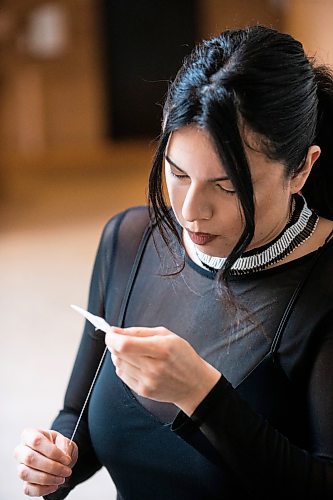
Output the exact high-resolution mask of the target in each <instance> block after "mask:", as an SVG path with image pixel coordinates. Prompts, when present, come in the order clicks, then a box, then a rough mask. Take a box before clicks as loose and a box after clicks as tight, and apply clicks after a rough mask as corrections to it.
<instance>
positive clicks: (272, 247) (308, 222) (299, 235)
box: [189, 195, 319, 275]
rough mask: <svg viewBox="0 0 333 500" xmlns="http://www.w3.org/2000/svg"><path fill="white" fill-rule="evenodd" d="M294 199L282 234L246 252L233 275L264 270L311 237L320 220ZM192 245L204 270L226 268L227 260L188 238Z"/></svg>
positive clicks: (298, 197)
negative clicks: (224, 266)
mask: <svg viewBox="0 0 333 500" xmlns="http://www.w3.org/2000/svg"><path fill="white" fill-rule="evenodd" d="M294 200H295V208H294V210H293V212H292V215H291V217H290V220H289V222H288V223H287V225H286V226H285V228H284V229H283V231H282V232H281V233H280V234H279V235H278V236H277V238H275V239H274V240H273V241H272V242H270V243H269V244H267V245H264V246H262V247H260V248H255V249H253V250H250V251H248V252H245V253H244V254H243V255H242V256H241V257H239V258H238V259H237V260H236V262H235V263H234V264H233V265H232V267H231V270H230V273H231V274H233V275H241V274H248V273H253V272H257V271H262V270H264V269H266V268H267V267H269V266H271V265H272V264H276V263H277V262H279V261H280V260H282V259H284V258H285V257H286V256H287V255H289V254H290V253H292V252H293V251H294V250H295V249H296V248H297V247H299V246H300V245H302V244H303V243H304V242H305V241H306V240H307V239H308V238H310V236H311V235H312V234H313V232H314V230H315V229H316V226H317V223H318V220H319V217H318V215H317V214H316V213H315V212H313V211H312V210H310V209H309V207H308V206H307V203H306V201H305V199H304V198H303V196H301V195H295V197H294ZM189 242H190V244H191V245H192V247H193V249H194V251H195V254H196V257H197V258H198V259H199V261H200V263H201V264H202V267H204V268H206V269H208V270H209V271H211V272H214V273H216V272H217V270H219V269H221V268H222V267H223V265H224V263H225V261H226V258H224V257H213V256H211V255H207V254H205V253H203V252H201V250H199V249H198V247H197V246H196V245H195V244H194V243H193V242H192V240H190V239H189Z"/></svg>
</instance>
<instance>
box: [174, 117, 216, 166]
mask: <svg viewBox="0 0 333 500" xmlns="http://www.w3.org/2000/svg"><path fill="white" fill-rule="evenodd" d="M165 153H166V155H167V156H168V157H169V158H170V159H171V160H172V161H173V162H174V163H175V164H176V165H177V166H178V167H180V168H181V169H184V170H186V171H187V170H188V169H191V170H192V169H194V170H196V168H199V169H200V170H201V171H202V170H205V171H209V172H210V173H213V172H216V173H217V174H221V170H222V171H224V168H223V165H222V162H221V159H220V158H219V156H218V153H217V151H216V148H215V145H214V143H213V141H212V139H211V138H210V136H209V134H208V132H207V131H206V130H205V129H203V128H200V127H198V126H196V125H187V126H186V127H183V128H181V129H179V130H176V131H174V132H172V134H171V135H170V137H169V141H168V144H167V147H166V151H165Z"/></svg>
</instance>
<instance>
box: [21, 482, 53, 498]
mask: <svg viewBox="0 0 333 500" xmlns="http://www.w3.org/2000/svg"><path fill="white" fill-rule="evenodd" d="M58 488H59V486H41V485H39V484H31V483H24V486H23V493H24V494H25V495H27V496H29V497H41V496H45V495H49V494H50V493H54V492H55V491H57V489H58Z"/></svg>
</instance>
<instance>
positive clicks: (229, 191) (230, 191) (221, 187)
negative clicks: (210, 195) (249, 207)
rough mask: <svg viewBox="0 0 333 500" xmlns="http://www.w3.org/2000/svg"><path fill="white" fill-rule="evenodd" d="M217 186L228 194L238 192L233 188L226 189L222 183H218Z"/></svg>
mask: <svg viewBox="0 0 333 500" xmlns="http://www.w3.org/2000/svg"><path fill="white" fill-rule="evenodd" d="M216 186H217V187H218V188H220V190H221V191H223V192H224V193H226V194H230V195H233V194H236V191H234V190H233V189H226V188H225V187H223V186H221V184H216Z"/></svg>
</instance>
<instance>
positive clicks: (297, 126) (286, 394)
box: [16, 26, 333, 500]
mask: <svg viewBox="0 0 333 500" xmlns="http://www.w3.org/2000/svg"><path fill="white" fill-rule="evenodd" d="M332 122H333V80H332V77H331V75H330V73H329V71H328V70H327V69H325V68H323V67H321V68H315V67H314V66H313V63H312V61H310V60H309V59H308V58H307V57H306V56H305V55H304V52H303V48H302V46H301V44H300V43H299V42H297V41H295V40H294V39H293V38H292V37H290V36H289V35H286V34H281V33H279V32H277V31H275V30H272V29H269V28H266V27H263V26H255V27H250V28H246V29H240V30H232V31H226V32H224V33H222V34H221V35H220V36H218V37H216V38H213V39H211V40H209V41H205V42H203V43H202V44H201V45H200V46H198V47H197V48H196V49H195V51H194V52H193V54H192V55H191V56H190V57H189V58H188V60H187V61H185V63H184V65H183V67H182V68H181V69H180V71H179V73H178V75H177V77H176V80H175V82H174V83H173V84H172V86H171V88H170V90H169V93H168V97H167V100H166V104H165V108H164V119H163V130H162V135H161V138H160V143H159V146H158V149H157V153H156V157H155V160H154V164H153V167H152V171H151V175H150V193H149V197H150V205H151V208H152V210H151V214H152V224H151V227H150V228H149V229H148V230H146V231H145V236H144V239H143V240H142V241H141V244H140V240H141V237H142V234H143V232H144V228H145V226H146V223H147V210H146V209H145V208H137V209H131V210H128V211H126V212H124V213H122V214H120V215H118V216H116V217H114V218H113V219H112V220H111V221H110V222H109V223H108V224H107V225H106V228H105V230H104V233H103V235H102V239H101V243H100V246H99V250H98V254H97V258H96V262H95V267H94V272H93V276H92V283H91V290H90V300H89V311H91V312H92V313H94V314H97V315H99V316H103V317H105V318H106V319H107V321H108V322H109V323H110V324H112V325H119V326H122V327H123V328H118V327H114V328H113V332H112V333H111V334H110V333H109V334H107V335H106V336H105V343H106V345H107V347H108V349H109V351H110V352H111V356H106V357H105V358H104V361H103V364H102V367H101V371H100V373H99V376H98V378H97V382H96V384H95V386H94V390H93V392H92V395H91V398H90V402H89V407H88V410H87V411H85V412H84V416H83V419H82V421H81V423H80V425H79V427H78V430H77V433H76V434H75V437H74V442H73V443H70V440H69V438H70V436H71V435H72V432H73V429H74V427H75V424H76V422H77V419H78V415H79V413H80V410H81V408H82V405H83V402H84V399H85V397H86V394H87V392H88V389H89V386H90V384H91V381H92V379H93V376H94V374H95V372H96V368H97V366H98V363H99V361H100V359H101V356H102V354H103V350H104V348H105V343H104V338H103V336H102V334H101V332H96V333H95V331H94V329H93V327H92V326H91V325H89V324H87V325H86V327H85V330H84V333H83V338H82V342H81V345H80V349H79V353H78V356H77V359H76V363H75V365H74V369H73V372H72V376H71V379H70V382H69V386H68V389H67V393H66V397H65V405H64V409H63V410H62V411H61V412H60V414H59V415H58V417H57V418H56V420H55V422H54V423H53V426H52V430H50V431H37V430H26V431H24V433H23V439H22V443H21V444H20V445H19V446H18V447H17V449H16V458H17V461H18V463H19V465H18V467H19V476H20V477H21V478H22V479H23V480H24V481H25V493H26V494H27V495H30V496H38V495H40V496H41V495H47V498H49V499H52V500H54V499H62V498H65V497H66V496H67V494H68V493H69V491H70V490H71V489H72V488H73V487H74V486H75V485H76V484H78V483H79V482H82V481H84V480H85V479H86V478H88V477H90V476H91V475H92V474H93V473H94V472H95V471H96V470H98V469H99V468H100V467H101V466H102V465H104V466H105V467H106V468H107V469H108V471H109V473H110V475H111V477H112V479H113V481H114V483H115V485H116V487H117V491H118V499H119V500H120V499H123V500H129V499H141V498H142V499H143V498H144V499H145V500H148V499H152V500H153V499H154V500H155V499H157V498H158V499H169V498H177V499H178V498H179V499H180V498H181V499H191V500H195V499H220V498H238V497H240V496H242V497H243V498H270V499H272V498H289V497H294V498H302V497H303V498H304V497H305V498H316V499H317V498H332V495H333V427H332V425H331V422H332V417H333V397H332V394H333V392H332V389H333V365H332V363H331V359H332V355H333V332H332V330H333V329H332V322H331V318H332V317H333V287H332V284H331V283H332V280H331V272H332V270H333V243H332V240H331V239H330V236H331V234H332V231H333V222H332V219H333V206H332V202H331V196H330V187H331V184H332V165H333V158H332V149H331V144H330V135H331V132H332ZM163 169H164V173H165V180H166V187H167V192H168V196H169V201H170V204H171V210H170V208H169V207H168V204H167V202H166V201H165V198H164V196H163V191H162V183H163ZM300 193H302V194H300ZM138 247H139V251H138ZM133 262H134V267H133V268H132V271H131V273H130V270H131V266H132V263H133ZM129 275H130V280H129V281H128V276H129ZM124 297H125V299H124ZM52 492H53V494H52Z"/></svg>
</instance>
